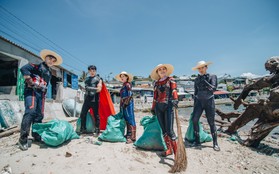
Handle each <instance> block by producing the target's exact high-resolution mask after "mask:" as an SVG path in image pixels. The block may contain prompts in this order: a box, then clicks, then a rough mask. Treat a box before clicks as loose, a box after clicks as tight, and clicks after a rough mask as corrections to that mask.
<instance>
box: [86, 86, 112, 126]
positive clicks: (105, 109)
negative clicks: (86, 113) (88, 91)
mask: <svg viewBox="0 0 279 174" xmlns="http://www.w3.org/2000/svg"><path fill="white" fill-rule="evenodd" d="M90 114H91V115H92V117H93V118H94V112H93V109H92V108H91V109H90ZM99 115H100V129H101V130H105V129H106V126H107V120H108V117H109V116H110V115H115V110H114V105H113V103H112V100H111V97H110V94H109V92H108V89H107V87H106V85H105V83H104V82H102V90H101V91H100V99H99Z"/></svg>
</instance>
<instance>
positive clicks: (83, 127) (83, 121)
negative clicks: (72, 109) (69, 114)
mask: <svg viewBox="0 0 279 174" xmlns="http://www.w3.org/2000/svg"><path fill="white" fill-rule="evenodd" d="M90 108H92V109H93V112H94V117H95V128H96V129H98V130H100V116H99V101H98V100H97V101H92V99H90V98H89V97H86V98H85V100H84V103H83V106H82V109H81V114H80V119H81V127H80V130H81V131H84V130H86V115H87V113H88V110H89V109H90Z"/></svg>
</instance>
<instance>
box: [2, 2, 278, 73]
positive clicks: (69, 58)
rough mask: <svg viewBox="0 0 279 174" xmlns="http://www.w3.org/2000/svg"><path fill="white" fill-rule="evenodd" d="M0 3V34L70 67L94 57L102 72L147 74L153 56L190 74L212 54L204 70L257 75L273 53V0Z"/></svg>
mask: <svg viewBox="0 0 279 174" xmlns="http://www.w3.org/2000/svg"><path fill="white" fill-rule="evenodd" d="M0 5H1V6H0V34H1V35H2V36H4V37H6V38H8V39H10V40H12V41H14V42H15V43H18V44H19V45H22V46H23V47H24V48H27V49H28V50H30V51H32V52H34V53H35V54H38V55H39V51H40V50H41V49H51V50H55V51H56V52H57V53H58V54H60V55H61V56H62V57H63V59H64V63H63V64H62V66H64V67H65V68H67V69H69V70H73V71H74V72H75V73H77V74H78V75H80V74H81V71H82V70H84V71H87V66H88V65H91V64H94V65H96V66H97V71H98V73H99V74H100V75H101V76H102V77H103V78H112V77H113V76H115V75H116V74H118V73H120V72H121V71H127V72H129V73H131V74H133V75H136V76H144V77H147V76H149V75H150V73H151V71H152V69H153V68H154V67H155V66H157V65H158V64H160V63H169V64H172V65H173V66H174V72H173V75H176V76H182V75H192V74H196V73H197V72H196V71H192V67H194V66H195V65H196V64H197V62H198V61H201V60H204V61H210V62H213V64H212V65H210V66H209V69H208V72H209V73H213V74H216V75H218V76H222V75H224V74H230V75H231V76H234V77H236V76H240V75H241V74H243V73H252V74H256V75H264V74H267V73H268V72H267V71H266V70H265V68H264V63H265V62H266V60H267V59H269V58H270V57H271V56H278V55H279V11H278V7H279V1H278V0H230V1H226V0H47V1H37V0H25V1H22V0H0ZM7 11H8V12H7ZM11 14H12V15H11ZM18 19H19V20H18ZM22 22H24V24H23V23H22ZM30 28H32V29H31V30H30Z"/></svg>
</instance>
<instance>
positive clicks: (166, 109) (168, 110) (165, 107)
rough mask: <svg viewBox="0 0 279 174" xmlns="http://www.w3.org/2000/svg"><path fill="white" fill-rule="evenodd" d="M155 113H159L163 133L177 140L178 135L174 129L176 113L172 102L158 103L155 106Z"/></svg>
mask: <svg viewBox="0 0 279 174" xmlns="http://www.w3.org/2000/svg"><path fill="white" fill-rule="evenodd" d="M155 113H156V115H157V118H158V121H159V124H160V127H161V129H162V132H163V135H168V136H169V137H170V138H171V139H172V140H175V139H176V136H175V133H174V131H173V121H174V113H173V109H172V104H171V103H169V104H165V103H157V104H156V107H155Z"/></svg>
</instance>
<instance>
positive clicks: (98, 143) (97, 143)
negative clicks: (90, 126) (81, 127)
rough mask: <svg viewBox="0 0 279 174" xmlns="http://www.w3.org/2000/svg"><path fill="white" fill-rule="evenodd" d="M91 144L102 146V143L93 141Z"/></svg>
mask: <svg viewBox="0 0 279 174" xmlns="http://www.w3.org/2000/svg"><path fill="white" fill-rule="evenodd" d="M93 144H95V145H98V146H100V145H102V142H101V141H94V142H93Z"/></svg>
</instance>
